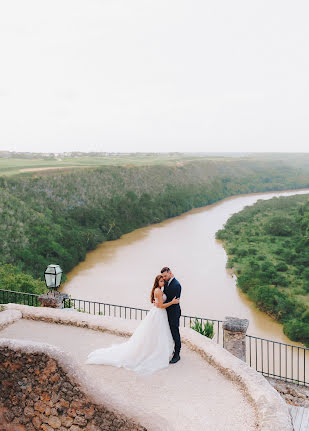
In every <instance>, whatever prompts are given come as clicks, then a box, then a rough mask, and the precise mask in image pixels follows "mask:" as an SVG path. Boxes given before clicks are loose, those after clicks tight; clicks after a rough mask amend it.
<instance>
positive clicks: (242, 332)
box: [222, 316, 249, 362]
mask: <svg viewBox="0 0 309 431" xmlns="http://www.w3.org/2000/svg"><path fill="white" fill-rule="evenodd" d="M225 319H226V320H225V321H224V322H223V324H222V328H223V331H224V334H223V335H224V346H223V347H224V348H225V349H226V350H228V351H229V352H230V353H232V355H234V356H236V357H237V358H239V359H241V360H242V361H244V362H246V332H247V329H248V325H249V320H248V319H239V318H238V317H230V316H226V317H225Z"/></svg>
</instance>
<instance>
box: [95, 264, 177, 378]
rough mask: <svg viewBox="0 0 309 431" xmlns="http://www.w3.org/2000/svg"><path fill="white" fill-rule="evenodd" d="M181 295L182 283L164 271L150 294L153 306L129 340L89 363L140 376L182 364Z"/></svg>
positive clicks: (105, 351)
mask: <svg viewBox="0 0 309 431" xmlns="http://www.w3.org/2000/svg"><path fill="white" fill-rule="evenodd" d="M162 289H163V291H162ZM180 295H181V286H180V283H179V282H178V281H177V280H176V278H175V277H174V275H173V273H172V272H171V270H170V268H168V267H164V268H162V269H161V274H159V275H157V276H156V278H155V281H154V285H153V288H152V290H151V294H150V300H151V303H152V304H153V307H152V309H151V310H150V312H149V313H148V314H147V316H146V317H145V319H144V320H142V322H141V323H140V325H139V326H138V327H137V328H136V330H135V331H134V333H133V334H132V336H131V337H130V338H129V340H128V341H126V342H125V343H122V344H113V345H112V346H110V347H107V348H103V349H97V350H95V351H93V352H91V353H90V354H89V355H88V359H87V364H104V365H113V366H115V367H124V368H126V369H129V370H133V371H136V372H137V373H138V374H151V373H153V372H154V371H157V370H160V369H162V368H165V367H167V366H168V364H169V363H170V364H175V363H176V362H178V361H179V360H180V355H179V354H180V348H181V340H180V334H179V320H180V315H181V310H180V306H179V298H180Z"/></svg>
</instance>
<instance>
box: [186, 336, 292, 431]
mask: <svg viewBox="0 0 309 431" xmlns="http://www.w3.org/2000/svg"><path fill="white" fill-rule="evenodd" d="M181 337H182V340H183V342H184V343H185V344H186V345H187V346H189V347H190V348H191V350H194V351H196V352H197V353H199V354H200V355H201V356H202V357H203V358H204V359H206V360H207V361H208V362H209V363H210V364H211V365H213V366H214V367H215V368H217V369H218V370H219V371H220V372H221V373H222V374H224V375H225V376H226V377H227V378H229V379H230V380H231V381H233V382H234V383H236V384H237V385H239V387H240V388H241V389H242V390H243V391H244V392H245V394H246V395H247V396H248V397H249V399H250V400H251V403H252V404H253V406H254V408H255V410H256V413H257V417H258V425H259V429H260V430H262V431H293V429H294V428H293V425H292V419H291V416H290V413H289V408H288V405H287V404H286V403H285V402H284V400H283V399H282V397H281V396H280V395H279V393H278V392H277V391H276V390H275V389H274V388H273V387H272V386H271V385H270V384H269V383H268V381H267V380H266V379H265V378H264V377H263V375H262V374H260V373H258V372H257V371H255V370H254V369H253V368H251V367H250V366H249V365H248V364H247V363H246V362H243V361H242V360H240V359H239V358H237V357H235V356H233V355H232V354H231V353H229V352H228V351H227V350H225V349H224V348H223V347H221V346H220V345H219V344H217V343H215V342H214V341H212V340H210V339H209V338H207V337H204V336H203V335H201V334H199V333H198V332H196V331H194V330H192V329H189V328H182V329H181Z"/></svg>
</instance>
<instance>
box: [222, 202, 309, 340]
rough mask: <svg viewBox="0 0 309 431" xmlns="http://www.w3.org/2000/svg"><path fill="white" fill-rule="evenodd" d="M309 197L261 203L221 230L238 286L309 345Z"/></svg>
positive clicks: (289, 334)
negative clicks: (308, 243)
mask: <svg viewBox="0 0 309 431" xmlns="http://www.w3.org/2000/svg"><path fill="white" fill-rule="evenodd" d="M307 231H309V196H307V195H305V196H290V197H281V198H280V199H277V198H274V199H271V200H269V201H267V202H263V201H260V202H257V203H256V204H254V205H253V206H252V207H247V208H245V209H243V210H242V211H241V212H239V213H237V214H234V215H233V216H232V217H231V218H230V219H229V220H228V221H227V223H226V224H225V227H224V228H223V229H221V230H219V231H218V232H217V234H216V236H217V238H218V239H220V240H222V241H223V245H224V247H225V249H226V252H227V254H228V256H229V257H228V262H227V266H228V267H229V268H233V269H234V272H235V273H236V276H237V285H238V286H239V287H240V289H241V290H242V291H243V292H244V293H246V294H247V295H248V296H249V298H250V299H251V300H253V302H254V303H255V305H256V306H257V307H258V308H259V309H261V310H262V311H264V312H266V313H267V314H269V315H270V316H271V317H272V318H275V319H276V320H278V321H279V322H280V323H282V324H283V330H284V332H285V333H286V334H287V335H288V336H289V338H290V339H291V340H292V341H302V342H304V343H305V345H307V346H308V345H309V318H308V316H309V270H308V264H309V252H308V247H307V242H308V240H307V236H306V232H307Z"/></svg>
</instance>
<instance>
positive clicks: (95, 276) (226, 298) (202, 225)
mask: <svg viewBox="0 0 309 431" xmlns="http://www.w3.org/2000/svg"><path fill="white" fill-rule="evenodd" d="M300 193H302V194H303V193H309V189H306V190H298V191H295V190H294V191H286V192H270V193H268V192H267V193H256V194H250V195H240V196H235V197H230V198H227V199H224V200H222V201H219V202H217V203H215V204H213V205H209V206H206V207H203V208H200V209H195V210H192V211H190V212H187V213H185V214H183V215H181V216H179V217H175V218H172V219H168V220H166V221H164V222H162V223H158V224H154V225H151V226H147V227H144V228H141V229H137V230H135V231H134V232H131V233H129V234H126V235H123V236H122V237H121V238H120V239H118V240H115V241H109V242H105V243H103V244H101V245H99V246H98V247H97V248H96V250H93V251H91V252H89V253H87V256H86V259H85V261H83V262H81V263H80V264H79V265H77V266H76V267H75V268H74V269H73V270H72V271H71V272H70V273H69V274H68V279H67V281H66V283H64V284H63V287H62V290H63V291H64V292H66V293H68V294H70V295H71V296H72V298H79V299H87V300H96V301H101V302H105V303H112V304H119V305H126V306H131V307H141V308H149V307H150V305H151V304H150V301H149V296H150V290H151V287H152V284H153V280H154V278H155V276H156V275H157V274H158V273H159V272H160V269H161V268H162V267H163V266H169V267H170V268H171V269H172V271H173V273H174V275H175V277H176V278H177V279H178V280H179V281H180V283H181V285H182V295H181V308H182V314H186V315H193V316H200V317H206V318H210V319H219V320H224V318H225V316H235V317H240V318H246V319H249V328H248V331H247V333H248V334H250V335H255V336H257V337H263V338H268V339H272V340H276V341H281V342H283V343H291V341H290V340H289V339H288V338H287V337H286V336H285V335H284V334H283V331H282V325H281V324H279V323H278V322H276V321H275V320H273V319H272V318H270V317H269V316H267V315H266V314H265V313H263V312H261V311H259V310H258V309H256V308H255V306H254V304H253V303H252V302H251V301H250V300H249V299H248V298H247V297H246V295H245V294H243V293H242V292H241V290H240V289H239V288H237V287H236V277H235V276H234V275H233V274H232V273H231V271H230V270H227V269H226V267H225V266H226V262H227V255H226V253H225V250H224V248H223V247H222V245H221V242H220V241H217V240H216V239H215V233H216V231H217V230H218V229H221V228H222V227H223V225H224V223H225V222H226V221H227V220H228V218H229V217H230V216H231V215H232V214H234V213H237V212H239V211H240V210H242V209H243V208H244V207H245V206H247V205H252V204H254V203H255V202H256V201H257V200H258V199H270V198H272V197H274V196H290V195H295V194H300ZM293 344H294V345H299V346H301V344H298V343H295V342H293Z"/></svg>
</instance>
